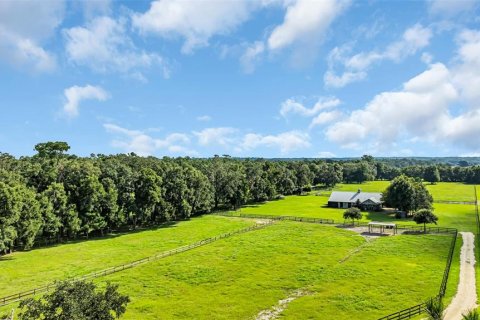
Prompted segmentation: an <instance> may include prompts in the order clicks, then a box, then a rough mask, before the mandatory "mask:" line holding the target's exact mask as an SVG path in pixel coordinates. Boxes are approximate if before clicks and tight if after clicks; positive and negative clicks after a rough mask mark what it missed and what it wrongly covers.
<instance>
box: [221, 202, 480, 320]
mask: <svg viewBox="0 0 480 320" xmlns="http://www.w3.org/2000/svg"><path fill="white" fill-rule="evenodd" d="M215 214H216V215H222V216H227V217H239V218H255V219H271V220H291V221H298V222H310V223H320V224H330V225H345V226H346V225H352V224H351V223H349V224H347V223H345V222H341V223H339V222H336V221H335V220H332V219H317V218H305V217H294V216H273V215H258V214H243V213H240V214H231V213H224V212H223V213H222V212H219V213H215ZM477 217H478V205H477ZM353 225H354V226H359V227H367V226H368V222H354V223H353ZM396 227H397V229H400V230H405V231H413V232H419V233H423V232H425V231H426V232H427V233H430V234H431V233H436V234H450V235H452V241H451V243H450V248H449V251H448V255H447V263H446V266H445V270H444V272H443V277H442V283H441V284H440V289H439V292H438V295H437V296H436V297H434V298H433V299H441V298H443V296H444V295H445V291H446V289H447V283H448V278H449V275H450V268H451V266H452V260H453V253H454V252H455V246H456V242H457V236H458V230H457V229H455V228H444V227H427V228H424V227H422V226H410V225H397V226H396ZM477 227H478V230H479V231H480V224H478V223H477ZM477 239H478V238H477ZM423 312H425V303H420V304H417V305H415V306H413V307H410V308H407V309H403V310H401V311H397V312H394V313H392V314H389V315H387V316H384V317H382V318H380V319H379V320H403V319H410V318H411V317H413V316H416V315H419V314H422V313H423Z"/></svg>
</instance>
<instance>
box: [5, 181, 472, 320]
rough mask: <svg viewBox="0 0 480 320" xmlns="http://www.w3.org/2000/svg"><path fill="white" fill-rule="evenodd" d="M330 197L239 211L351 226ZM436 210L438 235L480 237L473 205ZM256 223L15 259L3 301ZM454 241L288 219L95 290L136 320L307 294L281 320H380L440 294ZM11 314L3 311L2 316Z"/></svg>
mask: <svg viewBox="0 0 480 320" xmlns="http://www.w3.org/2000/svg"><path fill="white" fill-rule="evenodd" d="M387 184H388V182H381V181H380V182H379V181H376V182H370V183H366V184H362V185H353V184H352V185H350V184H349V185H340V186H339V188H338V190H357V189H358V188H359V187H360V188H361V189H362V190H364V191H381V190H378V188H380V189H381V187H382V186H386V185H387ZM467 187H468V188H467ZM428 188H431V190H432V193H434V192H436V194H437V196H442V197H443V199H447V197H448V196H451V195H456V197H460V196H461V195H462V194H463V192H467V191H468V190H470V189H471V190H473V187H472V186H465V185H460V184H438V185H434V186H428ZM449 188H450V189H451V190H452V191H451V192H448V190H450V189H449ZM336 190H337V188H336ZM320 192H321V193H322V195H320V196H319V195H315V194H317V193H318V192H317V191H315V192H312V193H311V194H310V195H306V196H288V197H285V199H282V200H276V201H270V202H267V203H264V204H258V205H250V206H245V207H243V208H241V209H240V210H239V211H236V212H235V213H253V214H265V215H290V216H299V217H317V218H328V219H334V220H336V221H343V217H342V214H343V211H344V210H343V209H334V208H328V207H326V203H327V200H328V197H327V194H326V193H327V191H320ZM472 192H473V191H472ZM328 193H329V192H328ZM465 197H466V196H465ZM434 206H435V213H436V214H437V215H438V216H439V226H445V227H456V228H458V229H460V230H462V231H475V215H474V206H473V205H460V204H443V203H435V204H434ZM372 220H376V221H396V222H399V223H403V224H415V223H414V222H412V221H410V220H397V219H395V218H394V217H393V216H391V215H388V214H385V213H381V212H371V213H368V212H367V213H364V218H363V220H362V221H372ZM255 222H256V221H255V220H254V219H239V218H228V217H220V216H208V215H207V216H203V217H198V218H193V219H191V220H189V221H182V222H178V223H172V224H170V225H165V226H164V227H160V228H157V229H153V230H146V231H138V232H132V233H125V234H117V235H112V236H109V237H106V238H102V239H92V240H89V241H80V242H71V243H68V244H64V245H58V246H53V247H48V248H40V249H35V250H32V251H29V252H16V253H14V254H12V255H8V256H4V257H0V270H1V271H2V272H0V296H5V295H8V294H12V293H16V292H19V291H23V290H28V289H32V288H34V287H37V286H40V285H44V284H47V283H50V282H52V281H54V280H60V279H65V278H69V277H73V276H78V275H84V274H87V273H90V272H93V271H97V270H102V269H105V268H107V267H110V266H115V265H119V264H122V263H126V262H130V261H133V260H136V259H140V258H143V257H147V256H150V255H153V254H155V253H158V252H161V251H166V250H169V249H172V248H175V247H179V246H182V245H186V244H190V243H193V242H196V241H198V240H201V239H204V238H207V237H212V236H215V235H218V234H221V233H225V232H228V231H232V230H236V229H240V228H243V227H246V226H250V225H253V224H254V223H255ZM450 241H451V237H449V236H442V235H416V236H409V235H400V236H396V237H382V238H378V239H375V240H373V241H372V242H368V243H367V242H366V241H365V239H364V238H363V237H361V236H360V235H358V234H356V233H353V232H351V231H348V230H343V229H339V228H336V227H334V226H323V225H317V224H308V223H295V222H287V221H282V222H277V223H276V224H275V225H273V226H269V227H267V228H265V229H262V230H256V231H252V232H249V233H246V234H241V235H235V236H233V237H231V238H227V239H222V240H219V241H217V242H214V243H211V244H209V245H206V246H204V247H200V248H196V249H194V250H191V251H188V252H184V253H181V254H178V255H174V256H171V257H167V258H165V259H161V260H158V261H156V262H152V263H148V264H145V265H142V266H139V267H136V268H134V269H129V270H125V271H122V272H120V273H116V274H113V275H110V276H107V277H104V278H99V279H97V280H95V281H96V282H98V283H100V284H102V285H103V284H104V283H105V281H107V280H108V281H112V282H114V283H118V284H119V285H120V290H121V291H122V292H124V293H127V294H128V295H129V296H130V298H131V299H132V302H131V303H130V305H129V306H128V308H127V313H126V315H125V316H124V318H125V319H252V318H255V316H256V315H257V314H258V313H259V312H260V311H262V310H265V309H269V308H270V307H272V306H274V305H276V304H277V302H278V301H279V300H281V299H285V298H286V297H289V296H290V295H292V293H294V292H297V291H298V290H300V291H298V292H301V293H302V295H303V296H301V297H298V298H297V299H295V300H294V301H293V302H291V303H290V304H289V305H288V307H287V308H286V309H285V310H284V311H283V312H282V313H281V314H280V318H281V319H299V318H301V319H309V318H310V319H328V318H331V316H332V315H335V319H352V315H354V318H355V319H360V320H361V319H375V318H378V317H380V316H383V315H386V314H388V313H391V312H394V311H398V310H401V309H403V308H406V307H409V306H411V305H414V304H417V303H419V302H421V301H424V300H425V299H426V298H428V297H430V296H432V295H435V294H437V293H438V289H439V286H440V283H441V279H442V275H443V271H444V268H445V262H446V255H447V252H448V248H449V245H450ZM460 246H461V241H458V242H457V248H456V253H455V258H454V262H453V265H452V274H451V276H450V280H449V287H448V290H447V301H448V299H450V298H451V297H452V296H453V295H454V293H455V289H456V285H457V282H458V271H459V266H458V253H459V249H460ZM341 261H343V262H341ZM10 308H11V306H7V307H3V308H0V314H1V313H3V312H5V311H7V310H9V309H10Z"/></svg>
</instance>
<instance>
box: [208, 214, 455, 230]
mask: <svg viewBox="0 0 480 320" xmlns="http://www.w3.org/2000/svg"><path fill="white" fill-rule="evenodd" d="M212 214H213V215H218V216H224V217H234V218H248V219H266V220H280V221H283V220H288V221H297V222H308V223H319V224H329V225H337V226H345V227H347V226H352V227H368V222H360V221H355V222H346V221H341V222H339V221H335V220H333V219H320V218H310V217H297V216H277V215H268V214H250V213H229V212H215V213H212ZM396 228H397V230H404V231H409V232H415V233H424V231H426V233H437V234H440V233H446V234H457V229H455V228H446V227H426V228H424V227H422V226H412V225H401V224H400V225H399V224H396Z"/></svg>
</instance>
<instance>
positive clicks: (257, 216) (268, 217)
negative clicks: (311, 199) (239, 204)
mask: <svg viewBox="0 0 480 320" xmlns="http://www.w3.org/2000/svg"><path fill="white" fill-rule="evenodd" d="M212 214H213V215H217V216H224V217H235V218H248V219H266V220H290V221H298V222H309V223H320V224H336V223H335V221H334V220H333V219H318V218H309V217H295V216H274V215H262V214H244V213H238V214H237V213H227V212H215V213H212Z"/></svg>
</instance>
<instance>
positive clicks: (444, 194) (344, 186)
mask: <svg viewBox="0 0 480 320" xmlns="http://www.w3.org/2000/svg"><path fill="white" fill-rule="evenodd" d="M389 184H390V181H367V182H364V183H351V184H349V183H341V184H338V185H336V186H335V188H333V190H335V191H357V190H358V189H361V190H362V191H364V192H383V191H384V190H385V189H386V188H387V187H388V185H389ZM425 186H426V187H427V189H428V191H429V192H430V194H431V195H432V197H433V200H434V201H474V200H475V193H474V186H473V185H471V184H464V183H457V182H439V183H437V184H430V183H425ZM319 192H320V194H322V195H325V196H329V195H330V192H331V191H330V190H320V191H319Z"/></svg>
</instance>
